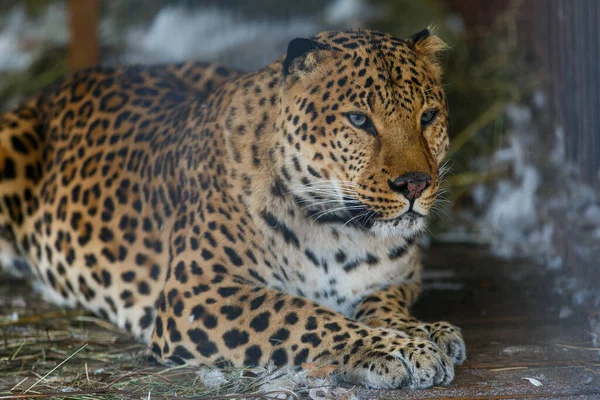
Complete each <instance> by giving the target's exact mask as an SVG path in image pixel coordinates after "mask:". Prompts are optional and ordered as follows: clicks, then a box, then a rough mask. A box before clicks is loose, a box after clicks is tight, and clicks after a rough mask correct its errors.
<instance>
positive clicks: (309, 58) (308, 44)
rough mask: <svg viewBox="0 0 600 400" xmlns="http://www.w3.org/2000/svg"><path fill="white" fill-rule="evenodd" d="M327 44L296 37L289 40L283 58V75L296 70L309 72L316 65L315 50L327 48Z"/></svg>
mask: <svg viewBox="0 0 600 400" xmlns="http://www.w3.org/2000/svg"><path fill="white" fill-rule="evenodd" d="M327 49H329V47H328V46H326V45H324V44H321V43H318V42H315V41H314V40H311V39H303V38H296V39H294V40H292V41H291V42H290V44H289V45H288V49H287V54H286V56H285V60H284V61H283V76H284V77H286V76H288V75H291V74H295V73H298V72H303V71H304V72H310V71H311V70H312V69H314V67H315V66H316V65H317V61H318V58H317V54H316V53H317V50H327Z"/></svg>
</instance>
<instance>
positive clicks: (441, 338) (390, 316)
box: [354, 280, 467, 365]
mask: <svg viewBox="0 0 600 400" xmlns="http://www.w3.org/2000/svg"><path fill="white" fill-rule="evenodd" d="M420 289H421V284H420V281H418V280H414V281H411V282H407V283H405V284H402V285H394V286H389V287H387V288H385V289H383V290H379V291H377V292H375V293H373V294H372V295H370V296H368V297H366V298H364V299H363V300H362V301H361V302H360V303H359V305H358V306H357V307H356V309H355V313H354V317H355V318H356V320H357V321H360V322H363V323H364V324H366V325H368V326H371V327H385V328H390V329H394V330H396V331H401V332H405V333H406V334H408V335H409V336H410V337H414V338H420V339H424V340H431V341H432V342H434V343H435V344H437V345H438V346H439V347H440V349H442V350H443V351H444V353H446V354H447V355H448V356H449V357H450V358H451V359H452V362H453V363H454V364H457V365H460V364H462V363H463V362H464V361H465V359H466V357H467V352H466V347H465V342H464V340H463V337H462V334H461V332H460V329H459V328H457V327H455V326H454V325H452V324H450V323H448V322H444V321H440V322H433V323H427V322H421V321H419V320H417V319H415V318H413V317H412V316H411V315H410V312H409V308H410V306H411V305H412V304H413V302H414V301H415V300H416V298H417V296H418V294H419V292H420Z"/></svg>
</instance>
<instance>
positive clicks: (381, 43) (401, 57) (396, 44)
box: [311, 29, 420, 64]
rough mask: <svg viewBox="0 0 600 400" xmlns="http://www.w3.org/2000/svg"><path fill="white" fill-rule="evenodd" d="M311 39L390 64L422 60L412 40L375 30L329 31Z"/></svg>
mask: <svg viewBox="0 0 600 400" xmlns="http://www.w3.org/2000/svg"><path fill="white" fill-rule="evenodd" d="M311 39H312V40H314V41H315V42H317V43H320V44H322V45H324V46H327V47H328V48H330V49H331V50H334V51H340V52H344V53H347V54H350V55H355V54H358V55H362V56H363V57H369V58H372V59H373V60H380V61H386V62H388V63H390V62H391V63H400V64H408V63H414V62H415V61H416V60H417V59H419V58H420V57H419V54H418V53H417V52H416V51H415V49H414V48H412V46H411V42H410V40H402V39H398V38H396V37H394V36H392V35H390V34H388V33H382V32H378V31H374V30H364V29H356V30H347V31H327V32H322V33H319V34H318V35H316V36H314V37H313V38H311Z"/></svg>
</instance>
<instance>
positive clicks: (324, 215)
mask: <svg viewBox="0 0 600 400" xmlns="http://www.w3.org/2000/svg"><path fill="white" fill-rule="evenodd" d="M343 204H344V207H338V208H339V209H336V210H327V209H325V210H323V209H322V208H316V207H315V208H314V209H311V208H310V207H308V208H306V211H307V217H308V218H309V219H311V220H313V221H315V222H318V223H323V224H325V223H331V224H342V226H350V227H354V228H359V229H363V230H371V229H372V228H373V227H374V225H375V224H377V225H380V226H381V225H386V226H389V227H391V228H394V227H399V226H404V227H409V228H410V227H413V226H415V225H419V224H420V223H421V222H422V220H423V219H424V217H425V215H423V214H421V213H419V212H417V211H415V210H413V209H410V210H408V211H406V212H404V213H402V214H401V215H398V216H396V217H393V218H385V217H384V216H383V214H382V213H381V212H379V211H375V210H373V209H372V208H371V207H369V206H368V205H366V204H364V203H362V202H357V201H356V199H352V198H349V197H347V198H344V202H343Z"/></svg>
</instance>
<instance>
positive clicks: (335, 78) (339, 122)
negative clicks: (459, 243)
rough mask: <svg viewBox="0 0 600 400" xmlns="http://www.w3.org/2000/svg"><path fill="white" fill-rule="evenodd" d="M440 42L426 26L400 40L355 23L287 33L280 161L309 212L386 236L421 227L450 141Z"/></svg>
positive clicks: (321, 219) (407, 233)
mask: <svg viewBox="0 0 600 400" xmlns="http://www.w3.org/2000/svg"><path fill="white" fill-rule="evenodd" d="M444 48H445V45H444V43H443V42H442V41H441V40H440V39H439V38H438V37H436V36H435V35H433V34H432V33H431V32H430V31H429V30H428V29H425V30H423V31H421V32H419V33H417V34H415V35H413V36H411V37H410V38H407V39H404V40H400V39H396V38H394V37H392V36H390V35H388V34H383V33H380V32H375V31H370V30H351V31H344V32H339V31H335V32H324V33H321V34H319V35H317V36H315V37H312V38H310V39H294V40H293V41H292V42H290V44H289V46H288V51H287V55H286V57H285V59H284V60H283V64H282V65H283V76H284V80H283V84H282V86H281V96H280V99H281V103H280V110H279V115H278V119H277V124H278V127H279V132H282V133H283V135H284V137H283V138H282V139H283V140H282V143H283V145H282V148H281V149H280V153H281V154H282V155H283V160H284V165H283V166H282V168H281V170H282V174H283V175H284V176H283V177H282V179H283V180H284V181H287V182H288V185H289V188H290V192H291V193H293V195H294V197H295V199H296V202H297V203H298V204H299V205H300V207H301V208H302V209H303V210H304V211H305V212H306V213H307V217H308V218H311V219H313V220H315V221H316V222H335V223H341V224H343V225H346V226H352V227H358V228H361V229H367V230H370V231H371V232H373V233H374V234H377V235H381V236H404V237H412V236H414V235H415V234H416V233H418V232H419V231H421V230H422V229H423V227H424V219H425V217H426V216H427V215H428V214H429V213H430V211H431V209H432V206H433V204H434V202H435V200H436V197H437V195H438V190H439V187H440V165H441V163H442V160H443V158H444V156H445V153H446V151H447V149H448V133H447V131H448V110H447V105H446V100H445V97H444V92H443V89H442V83H441V79H442V72H441V68H440V66H439V64H438V62H437V56H438V53H439V52H440V51H442V50H443V49H444Z"/></svg>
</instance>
